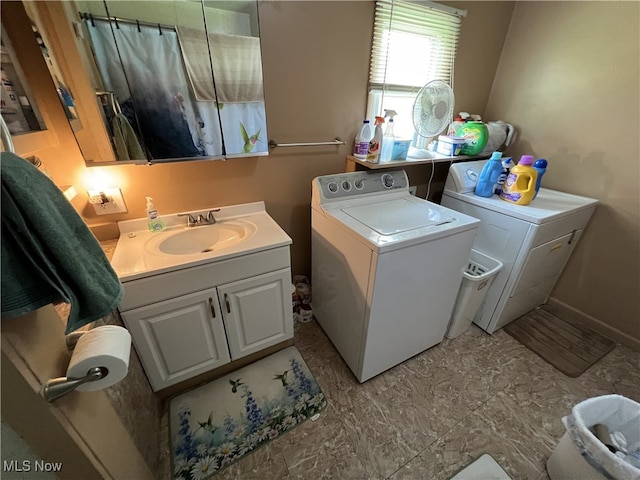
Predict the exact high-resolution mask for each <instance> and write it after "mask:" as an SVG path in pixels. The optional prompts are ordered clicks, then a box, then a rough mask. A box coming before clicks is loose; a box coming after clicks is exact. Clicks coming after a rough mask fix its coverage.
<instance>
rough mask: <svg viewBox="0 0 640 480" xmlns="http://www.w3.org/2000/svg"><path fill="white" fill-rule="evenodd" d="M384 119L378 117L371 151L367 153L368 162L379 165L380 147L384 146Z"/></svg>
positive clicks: (371, 142)
mask: <svg viewBox="0 0 640 480" xmlns="http://www.w3.org/2000/svg"><path fill="white" fill-rule="evenodd" d="M383 123H384V117H376V120H375V123H374V125H375V130H374V132H373V138H372V139H371V141H370V142H369V151H368V152H367V162H371V163H378V162H379V161H380V147H381V146H382V124H383Z"/></svg>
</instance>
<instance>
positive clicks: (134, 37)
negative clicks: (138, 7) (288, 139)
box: [87, 20, 222, 159]
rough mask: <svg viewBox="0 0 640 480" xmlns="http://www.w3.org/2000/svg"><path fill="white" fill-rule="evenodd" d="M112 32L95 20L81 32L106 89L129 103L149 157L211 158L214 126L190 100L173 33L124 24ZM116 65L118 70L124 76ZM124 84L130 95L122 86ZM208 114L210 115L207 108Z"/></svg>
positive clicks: (216, 143) (217, 147)
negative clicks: (87, 37) (87, 36)
mask: <svg viewBox="0 0 640 480" xmlns="http://www.w3.org/2000/svg"><path fill="white" fill-rule="evenodd" d="M119 27H120V28H115V27H114V28H113V30H114V32H115V36H116V41H117V44H118V49H119V51H120V56H121V57H122V65H121V64H120V59H119V57H118V51H117V50H116V48H115V45H114V42H113V36H112V33H111V27H110V25H109V23H107V22H104V21H98V20H95V27H94V26H93V25H92V24H90V23H89V24H88V25H87V28H88V30H89V33H90V36H91V43H92V45H93V47H94V51H95V57H96V62H97V63H98V68H99V69H100V73H101V75H102V78H103V80H104V82H105V88H106V89H107V90H111V91H114V92H115V93H116V95H117V97H118V99H119V100H120V101H121V103H125V102H126V101H127V100H128V99H129V98H130V99H131V101H132V103H133V108H134V111H135V117H136V118H135V119H130V120H131V121H132V125H134V122H135V121H136V120H137V123H138V125H139V131H140V132H141V133H142V136H143V142H144V145H145V147H146V148H147V150H148V151H149V152H150V154H151V157H152V159H162V158H182V157H195V156H201V155H209V156H217V155H221V153H222V147H221V145H222V143H221V133H220V124H219V122H218V118H217V116H216V115H214V114H211V113H210V114H208V115H202V114H201V112H200V110H201V108H202V107H201V105H200V104H201V103H205V105H207V104H208V103H210V102H198V103H197V104H195V102H193V101H192V98H191V91H190V88H189V84H188V82H187V78H186V75H185V71H184V66H183V63H182V56H181V54H180V47H179V44H178V38H177V35H176V32H175V31H171V30H162V35H160V32H159V30H158V28H155V27H145V26H140V31H138V27H137V26H136V25H129V24H125V23H120V24H119ZM122 67H124V72H125V73H126V78H125V75H124V74H123V71H122ZM127 80H128V81H129V86H130V87H131V92H130V93H129V89H128V87H127ZM208 110H211V111H212V112H213V108H212V105H209V106H208Z"/></svg>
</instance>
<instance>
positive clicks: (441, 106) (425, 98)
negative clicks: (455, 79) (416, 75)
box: [413, 80, 454, 138]
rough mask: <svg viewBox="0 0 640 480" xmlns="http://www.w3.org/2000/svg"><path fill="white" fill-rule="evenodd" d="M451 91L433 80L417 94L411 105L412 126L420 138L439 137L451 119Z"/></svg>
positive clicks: (444, 84)
mask: <svg viewBox="0 0 640 480" xmlns="http://www.w3.org/2000/svg"><path fill="white" fill-rule="evenodd" d="M453 103H454V96H453V90H452V89H451V87H450V86H449V85H447V83H446V82H443V81H442V80H433V81H431V82H429V83H427V84H426V85H425V86H423V87H422V88H421V89H420V91H419V92H418V96H417V97H416V101H415V103H414V104H413V126H414V128H415V129H416V132H417V133H418V135H420V136H421V137H425V138H429V137H435V136H437V135H439V134H440V133H441V132H442V131H443V130H444V129H445V128H446V127H447V125H449V123H451V121H452V119H453Z"/></svg>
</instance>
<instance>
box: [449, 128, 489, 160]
mask: <svg viewBox="0 0 640 480" xmlns="http://www.w3.org/2000/svg"><path fill="white" fill-rule="evenodd" d="M456 136H457V137H463V138H464V145H462V148H461V149H460V155H478V154H479V153H480V152H481V151H482V149H483V148H484V147H485V145H486V144H487V141H488V140H489V130H488V129H487V126H486V125H485V124H484V123H482V122H466V123H465V124H464V125H462V126H460V127H458V130H456Z"/></svg>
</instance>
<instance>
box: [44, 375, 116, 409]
mask: <svg viewBox="0 0 640 480" xmlns="http://www.w3.org/2000/svg"><path fill="white" fill-rule="evenodd" d="M108 373H109V370H108V369H107V368H105V367H93V368H90V369H89V371H88V372H87V374H86V375H85V376H84V377H82V378H68V377H58V378H52V379H50V380H47V381H46V383H45V384H44V386H43V387H42V396H43V397H44V399H45V400H46V401H47V402H53V401H54V400H57V399H58V398H60V397H64V396H65V395H67V394H68V393H71V392H73V391H74V390H75V389H76V388H78V387H79V386H80V385H82V384H84V383H88V382H95V381H96V380H100V379H101V378H104V377H106V376H107V374H108Z"/></svg>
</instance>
